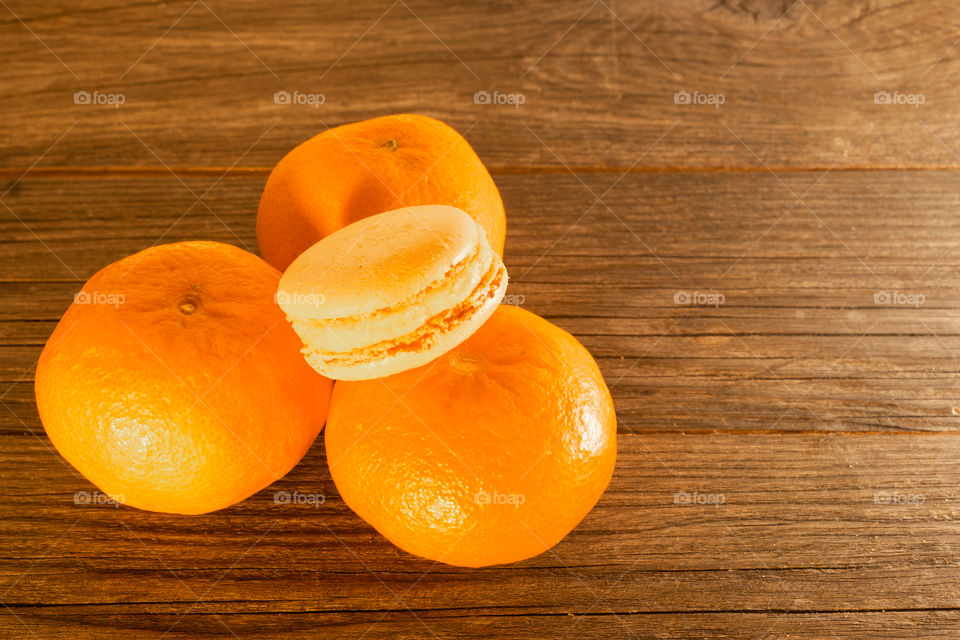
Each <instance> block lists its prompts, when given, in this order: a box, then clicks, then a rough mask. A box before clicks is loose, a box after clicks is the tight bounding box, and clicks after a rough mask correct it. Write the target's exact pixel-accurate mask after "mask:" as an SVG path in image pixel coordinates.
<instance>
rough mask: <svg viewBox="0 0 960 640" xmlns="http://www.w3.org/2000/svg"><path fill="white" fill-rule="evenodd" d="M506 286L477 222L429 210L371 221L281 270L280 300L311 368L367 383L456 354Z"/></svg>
mask: <svg viewBox="0 0 960 640" xmlns="http://www.w3.org/2000/svg"><path fill="white" fill-rule="evenodd" d="M506 289H507V270H506V268H505V267H504V265H503V261H502V260H501V259H500V256H499V255H498V254H497V253H496V252H495V251H493V250H492V249H491V248H490V245H489V244H488V243H487V239H486V235H485V234H484V232H483V230H482V229H481V228H480V226H479V225H478V224H477V223H476V222H475V221H474V220H473V218H471V217H470V216H469V215H467V214H466V213H464V212H463V211H461V210H460V209H457V208H456V207H449V206H444V205H426V206H418V207H406V208H403V209H395V210H393V211H387V212H385V213H380V214H377V215H373V216H370V217H368V218H364V219H362V220H359V221H357V222H354V223H353V224H351V225H349V226H346V227H344V228H342V229H340V230H338V231H336V232H335V233H333V234H331V235H329V236H327V237H325V238H323V239H322V240H320V242H318V243H316V244H315V245H313V246H312V247H310V248H309V249H307V250H306V251H305V252H303V253H302V254H300V256H299V257H298V258H297V259H296V260H294V261H293V263H292V264H291V265H290V266H289V267H288V268H287V270H286V271H285V272H284V274H283V277H282V278H281V279H280V285H279V288H278V290H277V302H278V303H279V305H280V307H281V308H282V309H283V311H284V312H285V313H286V314H287V320H289V321H290V323H291V324H292V325H293V329H294V331H296V333H297V335H299V336H300V339H301V340H302V341H303V344H304V347H303V354H304V356H305V357H306V360H307V362H308V363H310V365H311V366H312V367H313V368H314V369H316V370H317V371H318V372H320V373H321V374H323V375H325V376H327V377H328V378H333V379H335V380H367V379H371V378H381V377H385V376H388V375H391V374H394V373H399V372H400V371H406V370H407V369H413V368H415V367H419V366H422V365H425V364H427V363H429V362H431V361H432V360H434V359H435V358H437V357H438V356H440V355H442V354H444V353H446V352H447V351H449V350H450V349H452V348H454V347H455V346H457V345H458V344H460V343H461V342H463V341H464V340H466V339H467V338H468V337H470V335H472V334H473V333H474V332H475V331H476V330H477V329H478V328H480V326H481V325H482V324H483V323H484V322H485V321H486V320H487V318H489V317H490V315H491V314H492V313H493V311H494V310H495V309H496V308H497V305H498V304H500V301H501V300H502V299H503V294H504V293H505V292H506Z"/></svg>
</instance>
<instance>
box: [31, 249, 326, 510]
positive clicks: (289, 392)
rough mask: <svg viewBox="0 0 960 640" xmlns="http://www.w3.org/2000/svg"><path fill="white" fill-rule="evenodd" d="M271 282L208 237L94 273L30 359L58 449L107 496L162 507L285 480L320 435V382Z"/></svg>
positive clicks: (257, 262)
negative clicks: (33, 361) (37, 357)
mask: <svg viewBox="0 0 960 640" xmlns="http://www.w3.org/2000/svg"><path fill="white" fill-rule="evenodd" d="M279 279H280V274H279V272H278V271H277V270H276V269H274V268H273V267H271V266H270V265H268V264H267V263H266V262H264V261H263V260H261V259H260V258H258V257H257V256H255V255H253V254H252V253H249V252H247V251H243V250H242V249H239V248H237V247H233V246H230V245H226V244H221V243H218V242H181V243H176V244H167V245H160V246H156V247H152V248H149V249H146V250H144V251H141V252H139V253H136V254H134V255H131V256H128V257H126V258H124V259H122V260H119V261H118V262H114V263H113V264H110V265H108V266H106V267H104V268H103V269H101V270H100V271H98V272H97V273H96V274H95V275H94V276H93V277H92V278H90V280H89V281H88V282H87V283H86V284H85V285H84V287H83V289H82V290H81V291H80V293H79V294H77V296H76V298H75V301H74V303H73V304H71V305H70V307H69V309H67V312H66V313H65V314H64V316H63V318H62V319H61V320H60V322H59V324H58V325H57V327H56V329H55V330H54V332H53V335H52V336H51V337H50V339H49V341H48V342H47V344H46V346H45V347H44V349H43V352H42V353H41V355H40V360H39V362H38V364H37V371H36V384H35V390H36V399H37V408H38V410H39V413H40V418H41V421H42V422H43V426H44V429H46V432H47V435H48V436H49V437H50V440H51V442H53V444H54V446H55V447H56V448H57V450H58V451H59V452H60V454H61V455H63V457H64V458H66V460H67V461H68V462H69V463H70V464H71V465H73V466H74V467H75V468H76V469H77V470H78V471H79V472H80V473H82V474H83V475H84V476H85V477H86V478H87V479H88V480H90V481H91V482H92V483H93V484H95V485H96V486H97V487H98V488H99V489H100V490H101V491H103V492H104V493H105V494H107V495H108V496H111V497H113V498H115V499H117V500H118V501H122V502H124V503H125V504H128V505H131V506H134V507H138V508H140V509H146V510H149V511H162V512H168V513H183V514H198V513H207V512H210V511H215V510H217V509H222V508H224V507H227V506H230V505H232V504H235V503H237V502H239V501H241V500H243V499H245V498H247V497H248V496H250V495H251V494H253V493H255V492H257V491H259V490H261V489H263V488H264V487H266V486H267V485H269V484H270V483H272V482H273V481H275V480H277V479H279V478H280V477H282V476H283V475H284V474H286V473H287V472H288V471H289V470H290V469H291V468H293V466H294V465H296V464H297V462H299V461H300V459H301V458H302V457H303V455H304V454H305V453H306V451H307V449H308V448H309V447H310V445H311V443H312V442H313V441H314V440H315V439H316V436H317V434H319V433H320V430H321V428H322V427H323V424H324V420H325V417H326V413H327V408H328V406H329V399H330V393H331V387H332V383H331V381H330V380H328V379H326V378H324V377H322V376H320V375H319V374H318V373H316V372H315V371H314V370H313V369H311V368H310V366H309V365H307V363H306V362H305V361H304V360H303V357H302V356H301V355H300V353H299V347H300V341H299V339H298V338H297V336H296V334H295V333H294V332H293V329H291V328H290V325H289V324H287V322H286V321H285V319H284V314H283V312H282V311H281V310H280V307H279V306H278V305H277V304H276V301H275V299H274V297H275V294H276V290H277V284H278V282H279Z"/></svg>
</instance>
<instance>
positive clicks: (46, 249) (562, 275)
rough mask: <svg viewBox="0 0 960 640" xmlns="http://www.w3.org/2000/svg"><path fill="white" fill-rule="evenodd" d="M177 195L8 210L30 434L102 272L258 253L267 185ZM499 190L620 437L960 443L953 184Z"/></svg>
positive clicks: (546, 302)
mask: <svg viewBox="0 0 960 640" xmlns="http://www.w3.org/2000/svg"><path fill="white" fill-rule="evenodd" d="M183 180H184V182H185V183H186V185H187V186H186V187H185V186H184V185H182V184H180V182H179V181H178V180H177V178H175V177H173V176H169V175H168V176H165V177H150V176H139V177H100V178H96V179H94V178H83V179H75V178H55V177H32V178H28V179H27V180H24V181H23V182H22V183H20V185H19V187H18V189H17V190H16V192H14V193H12V194H11V195H9V196H7V199H6V202H7V203H8V205H9V206H10V207H11V209H12V211H13V212H14V213H15V214H16V215H17V216H18V217H19V220H17V219H14V217H13V214H11V212H8V211H4V212H3V215H0V233H2V237H3V238H4V241H3V243H2V244H0V255H2V256H3V257H4V263H5V265H6V271H5V273H4V274H3V280H4V281H3V282H0V291H2V294H3V299H4V302H5V304H4V308H3V309H0V350H2V353H3V354H4V357H3V358H2V359H0V382H2V383H4V386H5V387H9V389H8V390H7V395H6V396H5V397H6V398H7V402H9V403H12V404H15V405H17V406H19V407H20V409H19V413H21V414H23V416H24V418H23V419H24V420H25V421H26V423H27V424H29V425H30V426H31V428H37V427H38V426H39V424H38V423H37V422H36V418H35V414H34V410H33V409H32V407H31V406H30V405H31V404H32V401H33V400H32V398H33V391H32V382H31V380H32V373H29V369H30V367H32V365H33V363H34V362H35V361H36V358H37V356H38V355H39V350H40V348H41V347H42V345H43V343H44V342H45V341H46V338H47V336H49V335H50V333H51V332H52V330H53V326H54V324H55V322H56V320H57V319H58V318H59V316H60V315H61V314H62V313H63V311H64V310H65V309H66V307H67V306H68V305H69V304H70V301H71V300H72V298H73V295H74V293H75V292H76V291H78V290H79V287H80V285H81V283H82V281H83V280H84V279H86V278H87V277H89V276H90V275H92V273H93V272H94V271H95V270H96V269H98V268H100V267H101V266H103V265H104V264H106V263H108V262H111V261H113V260H117V259H119V258H121V257H123V256H125V255H127V254H129V253H132V252H134V251H136V250H139V249H142V248H145V247H147V246H151V245H152V244H154V243H155V242H157V239H158V238H161V237H162V240H161V241H163V242H172V241H177V240H186V239H197V238H209V239H215V240H220V241H225V242H232V243H234V244H239V245H241V246H246V247H248V248H250V249H253V250H255V249H256V238H255V233H254V226H253V223H254V216H255V207H256V202H257V199H258V197H259V192H260V189H261V188H262V183H263V179H262V177H258V176H237V175H233V176H228V177H225V178H223V179H222V180H220V181H219V182H216V181H217V177H199V176H188V177H185V178H183ZM497 180H498V183H499V185H500V187H501V189H502V191H503V194H504V198H505V201H506V203H507V209H508V216H509V219H510V221H509V234H508V235H509V238H508V242H507V252H506V263H507V266H508V268H509V270H510V274H511V285H510V294H509V295H510V296H512V297H511V298H510V300H511V301H512V302H514V303H518V304H523V305H524V306H525V307H526V308H527V309H529V310H531V311H534V312H536V313H539V314H541V315H543V316H545V317H547V318H549V319H551V320H552V321H554V322H556V323H557V324H559V325H561V326H563V327H564V328H566V329H568V330H569V331H571V332H572V333H574V334H575V335H576V336H578V337H579V338H580V339H581V340H582V341H583V343H584V344H585V345H586V346H587V347H588V348H589V349H590V350H591V352H592V353H593V354H594V355H595V356H596V357H597V358H598V361H599V363H600V366H601V368H602V369H603V372H604V374H605V376H606V378H607V380H608V383H609V384H610V385H611V386H612V387H613V388H614V397H615V400H616V403H617V409H618V415H619V416H620V419H621V423H622V425H623V427H624V428H625V429H628V430H634V431H651V430H654V431H657V430H681V431H691V430H693V431H701V430H724V429H753V430H775V431H776V430H829V431H838V430H854V431H874V430H938V431H956V430H957V429H958V419H960V418H958V414H957V410H956V409H955V407H960V403H958V401H957V398H958V397H960V378H958V375H957V374H958V369H960V367H958V356H960V325H958V322H960V321H958V317H960V314H958V312H957V308H958V302H957V300H958V299H960V298H958V286H960V285H958V283H957V280H956V277H955V274H956V273H957V269H958V268H960V262H958V261H960V251H958V250H957V249H956V246H957V245H958V243H960V235H958V234H957V231H956V225H955V222H954V219H955V215H956V214H955V211H956V206H957V204H958V200H957V196H956V191H955V180H954V177H953V174H952V173H950V172H903V171H896V172H883V173H878V172H831V173H827V174H825V175H823V176H822V177H820V176H813V175H808V174H806V173H796V172H794V173H783V174H780V175H773V174H769V173H767V174H741V173H709V174H703V173H694V174H645V175H636V174H630V175H627V176H625V177H623V179H622V180H620V181H619V182H617V183H616V184H615V186H613V188H612V190H611V191H610V192H609V193H607V194H606V195H605V197H604V200H603V203H604V204H598V205H594V206H593V208H592V209H590V206H591V205H592V204H593V203H594V199H595V197H594V195H593V193H596V194H597V195H601V194H603V193H604V192H605V191H606V190H607V189H608V188H609V187H610V186H611V185H613V184H614V180H615V178H614V177H611V176H602V175H578V176H570V175H533V176H530V175H505V176H498V178H497ZM818 180H819V181H818ZM581 181H582V182H581ZM214 183H215V184H214ZM211 185H213V188H212V190H210V191H209V193H207V195H206V196H205V198H204V203H205V204H195V200H196V198H195V197H194V196H193V195H192V193H191V191H192V192H193V193H196V194H197V195H200V194H201V193H203V192H205V191H207V189H208V188H210V187H211ZM808 189H809V190H810V191H809V193H808V194H807V196H806V198H805V200H804V201H803V203H801V204H796V198H795V197H793V195H792V194H791V190H792V191H794V192H796V193H797V194H802V193H803V192H805V191H807V190H808ZM791 206H793V209H791V208H790V207H791ZM607 207H609V209H608V208H607ZM808 207H809V208H808ZM584 212H586V214H585V215H584ZM634 233H635V234H636V235H634ZM683 291H686V292H688V293H689V294H690V295H693V294H694V293H695V292H700V293H719V294H722V295H723V296H724V301H723V304H722V305H719V306H709V305H694V304H689V305H684V304H675V298H674V296H676V295H678V294H679V292H683ZM881 292H888V293H890V294H891V295H892V294H893V293H895V292H899V294H900V295H901V297H902V296H923V300H922V304H919V303H920V301H921V300H920V298H919V297H917V298H916V299H915V301H914V302H915V304H913V305H911V304H907V303H906V302H907V299H906V298H904V299H903V300H898V301H897V302H899V303H898V304H875V301H874V295H875V294H878V293H881ZM25 372H28V373H27V375H25ZM14 427H15V428H17V429H19V428H20V426H19V424H17V425H14Z"/></svg>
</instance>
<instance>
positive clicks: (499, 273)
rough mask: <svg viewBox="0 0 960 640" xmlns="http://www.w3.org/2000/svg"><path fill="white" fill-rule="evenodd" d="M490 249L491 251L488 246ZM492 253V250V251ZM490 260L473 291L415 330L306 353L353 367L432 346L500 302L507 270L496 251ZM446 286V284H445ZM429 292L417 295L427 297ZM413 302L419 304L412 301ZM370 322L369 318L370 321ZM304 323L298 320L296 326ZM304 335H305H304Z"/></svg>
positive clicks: (311, 356)
mask: <svg viewBox="0 0 960 640" xmlns="http://www.w3.org/2000/svg"><path fill="white" fill-rule="evenodd" d="M487 251H490V250H489V248H487ZM490 253H491V254H492V252H490ZM491 258H493V259H491V260H490V261H489V262H488V267H487V270H486V272H485V273H484V274H483V276H482V277H481V278H480V281H479V282H478V283H477V284H476V285H475V286H474V288H473V290H472V291H471V292H470V293H469V295H467V296H466V297H465V298H464V299H463V300H462V301H461V302H459V303H458V304H456V305H454V306H453V307H449V308H446V309H443V310H442V311H440V312H438V313H436V314H434V315H432V316H430V317H428V318H427V319H426V320H425V321H424V322H422V323H421V324H420V325H419V326H418V327H417V328H416V329H414V330H413V331H411V332H409V333H407V334H405V335H402V336H399V337H396V338H392V339H388V340H380V341H377V342H374V343H372V344H368V345H365V346H361V347H357V348H354V349H350V350H344V351H325V350H323V349H320V348H316V347H314V348H310V347H304V349H303V352H304V353H305V354H306V355H307V357H308V359H311V360H312V359H316V360H318V361H319V362H320V363H323V364H325V365H328V366H329V365H334V366H349V365H353V364H362V363H365V362H369V361H371V360H378V359H380V358H384V357H387V356H391V355H395V354H397V353H412V352H419V351H424V350H427V349H430V348H431V347H433V346H434V345H435V344H436V343H437V341H438V340H439V339H440V338H441V337H442V336H443V335H444V334H446V333H448V332H449V331H451V330H453V329H454V328H456V327H458V326H460V325H461V324H463V323H465V322H468V321H469V320H470V319H471V318H472V317H473V316H475V315H476V314H477V313H479V312H480V311H481V310H483V309H484V308H487V307H489V306H490V303H491V300H493V304H496V303H497V302H498V300H496V298H498V297H499V296H501V295H502V293H503V290H504V289H505V287H504V285H505V280H506V269H505V268H504V266H503V263H502V262H501V261H500V260H498V259H496V255H495V254H493V255H492V256H491ZM441 286H442V285H441ZM428 295H429V292H425V293H423V295H422V296H421V295H419V294H418V296H417V298H422V299H425V297H426V296H428ZM411 304H416V303H414V302H412V303H411ZM316 322H325V321H308V322H306V323H305V324H314V323H316ZM366 322H369V320H366ZM298 324H300V323H299V322H298V321H294V328H295V329H297V332H298V333H300V331H301V329H299V328H297V325H298ZM301 335H303V334H301Z"/></svg>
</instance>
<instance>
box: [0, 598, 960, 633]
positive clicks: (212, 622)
mask: <svg viewBox="0 0 960 640" xmlns="http://www.w3.org/2000/svg"><path fill="white" fill-rule="evenodd" d="M4 614H6V615H4ZM104 620H108V621H109V622H110V623H111V626H109V627H105V626H104V625H103V623H104ZM25 624H28V625H29V628H30V629H32V630H34V632H35V633H37V635H38V636H40V637H57V636H58V635H61V636H69V637H71V638H80V639H85V638H95V639H97V640H101V639H104V638H129V637H130V634H132V633H143V634H149V633H155V632H157V631H159V632H160V633H163V635H164V637H165V638H171V639H174V638H196V637H198V636H213V637H220V636H226V637H232V636H231V635H230V634H231V632H232V634H233V635H236V636H237V637H242V638H276V637H278V636H280V637H283V638H317V637H323V635H322V634H324V633H331V632H335V633H337V634H339V635H340V636H341V637H349V638H354V637H363V638H371V639H376V638H390V639H391V640H393V639H398V640H422V639H423V638H433V637H437V638H464V639H485V638H491V637H509V638H517V639H518V640H526V639H530V640H541V639H542V638H557V639H559V640H564V639H567V638H576V637H578V635H579V636H581V637H589V638H671V639H675V640H702V639H703V638H711V639H716V640H728V639H740V638H790V639H797V640H800V639H803V638H831V639H836V640H847V639H850V640H859V639H861V638H883V637H890V638H929V639H931V640H936V639H938V638H940V639H946V640H950V639H952V638H955V637H956V627H957V625H958V624H960V616H958V614H957V613H956V612H955V611H922V612H919V611H890V612H883V613H809V614H781V613H775V614H766V613H765V614H756V613H696V614H689V613H688V614H670V613H668V614H655V615H651V614H628V613H620V614H616V615H612V614H599V615H590V616H580V615H576V614H571V615H559V616H525V617H516V616H511V615H502V614H501V615H469V616H468V617H462V616H460V615H458V612H453V613H447V614H446V615H444V614H435V615H431V614H428V613H425V612H422V611H417V612H415V613H412V612H409V611H402V612H399V613H398V612H390V613H386V614H384V613H363V612H361V613H345V614H331V613H317V612H310V613H303V614H296V615H291V614H283V615H277V614H273V613H262V614H259V613H252V614H251V613H245V614H230V613H218V614H217V615H216V617H215V616H214V615H213V614H212V613H210V612H209V609H207V608H205V607H204V606H203V605H198V606H197V607H196V608H195V609H194V610H192V611H190V612H189V613H187V614H186V615H184V616H183V617H182V618H181V617H180V616H179V615H178V614H177V613H166V614H156V613H149V612H141V611H138V610H137V609H136V608H134V607H130V608H129V610H128V611H126V612H116V611H114V610H113V608H112V607H109V606H105V607H99V608H98V607H94V606H90V607H84V608H82V609H81V610H76V608H65V607H50V608H48V609H45V610H37V611H36V613H34V614H33V615H30V616H29V617H26V618H24V622H23V623H21V622H20V621H18V620H16V619H14V618H13V616H12V615H11V614H9V613H7V612H6V611H3V612H0V631H2V632H6V633H10V634H24V633H28V631H25V630H24V629H25V626H24V625H25ZM172 625H175V626H173V627H172V628H171V626H172ZM331 630H332V631H331Z"/></svg>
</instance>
